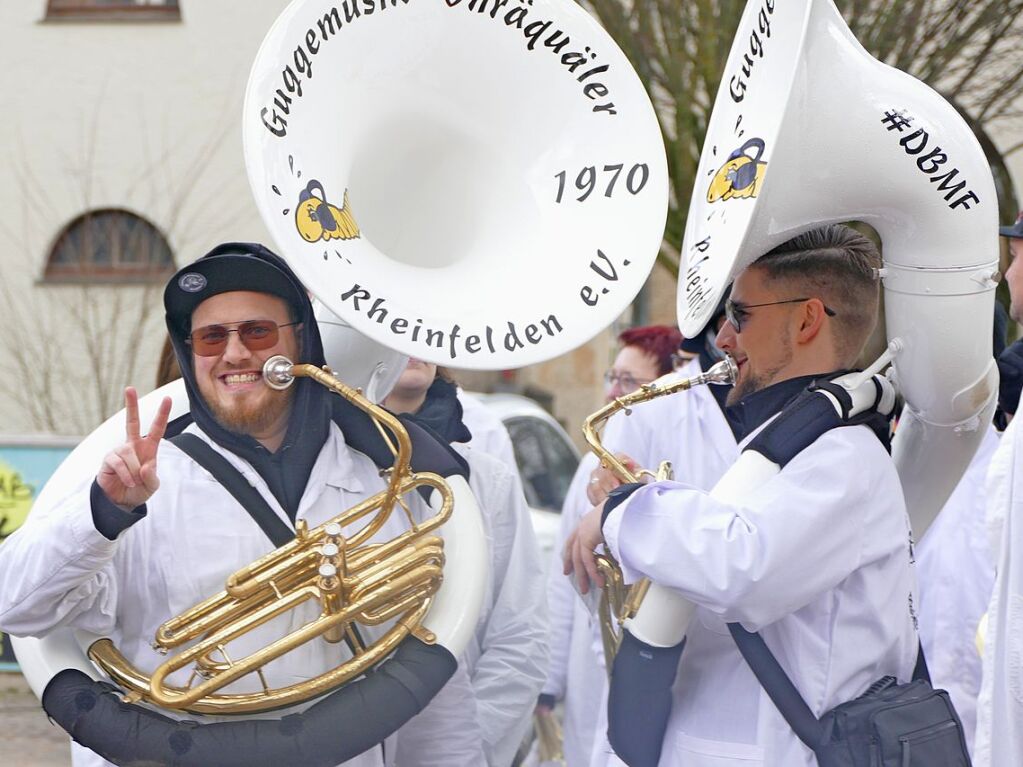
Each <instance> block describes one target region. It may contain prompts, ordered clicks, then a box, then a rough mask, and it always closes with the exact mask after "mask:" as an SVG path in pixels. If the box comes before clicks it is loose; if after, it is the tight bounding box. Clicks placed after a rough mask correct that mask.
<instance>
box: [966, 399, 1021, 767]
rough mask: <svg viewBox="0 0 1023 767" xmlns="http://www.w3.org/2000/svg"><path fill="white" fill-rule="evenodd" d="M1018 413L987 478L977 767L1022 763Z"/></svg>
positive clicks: (995, 766)
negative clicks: (987, 578)
mask: <svg viewBox="0 0 1023 767" xmlns="http://www.w3.org/2000/svg"><path fill="white" fill-rule="evenodd" d="M1020 417H1021V416H1020V415H1017V417H1015V418H1013V420H1012V423H1010V424H1009V428H1008V429H1006V430H1005V433H1004V434H1003V435H1002V443H1001V444H1000V445H999V447H998V450H997V451H996V454H995V457H994V458H993V459H992V461H991V467H990V471H989V474H988V480H989V483H988V498H989V505H990V508H989V509H988V514H989V517H990V518H991V520H992V521H994V522H995V523H996V527H997V528H1000V529H995V530H993V531H992V532H993V533H994V535H993V536H992V538H993V541H994V542H995V543H997V544H998V548H997V549H995V553H996V556H997V557H998V560H997V561H998V565H997V575H996V576H995V585H994V589H993V591H992V594H991V601H990V603H989V605H988V613H987V615H988V625H987V636H986V641H985V643H984V659H983V669H984V670H983V679H982V682H981V689H980V696H979V698H978V703H977V736H976V744H975V747H974V764H975V765H977V767H1010V766H1011V767H1018V765H1019V764H1020V763H1021V760H1023V555H1021V552H1023V429H1021V428H1020V427H1019V426H1018V423H1019V419H1020Z"/></svg>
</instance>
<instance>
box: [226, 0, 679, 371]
mask: <svg viewBox="0 0 1023 767" xmlns="http://www.w3.org/2000/svg"><path fill="white" fill-rule="evenodd" d="M353 3H354V5H353ZM470 6H471V7H470ZM355 7H358V8H360V9H362V11H361V14H360V15H358V16H356V15H354V14H353V13H352V12H351V11H352V9H353V8H355ZM369 7H372V8H373V9H374V10H373V12H372V13H370V12H369V11H367V10H366V9H367V8H369ZM335 8H336V9H340V10H338V11H337V14H338V15H337V16H330V15H329V14H330V13H331V9H335ZM325 16H326V19H327V23H324V19H325ZM349 17H351V18H350V19H349ZM337 21H340V25H339V24H337V23H336V22H337ZM330 22H334V23H333V24H331V23H330ZM545 25H546V26H545ZM332 29H333V32H332V31H331V30H332ZM566 41H567V42H566ZM313 49H315V50H316V53H315V54H313V53H311V52H310V51H312V50H313ZM309 64H311V74H312V76H311V77H310V76H307V73H308V72H309V71H310V69H309ZM328 72H331V73H332V74H331V75H330V76H328V75H327V73H328ZM299 89H301V95H299ZM275 100H276V103H275ZM284 108H286V109H287V114H284ZM264 110H266V111H264ZM285 122H286V125H285ZM281 132H283V134H284V135H277V134H278V133H281ZM243 138H244V145H245V157H246V166H247V168H248V173H249V181H250V185H251V187H252V191H253V195H254V197H255V200H256V205H257V207H258V209H259V212H260V214H261V216H262V218H263V220H264V221H265V222H266V223H267V225H268V227H269V229H270V232H271V235H272V236H273V239H274V241H275V243H276V245H277V248H278V250H279V252H280V253H281V255H282V256H283V257H284V258H285V259H286V260H287V261H288V263H289V265H290V266H291V267H292V268H293V269H294V270H295V272H296V273H297V274H298V276H299V278H300V279H301V280H302V281H303V282H304V283H305V284H306V285H307V286H308V287H309V289H310V290H311V291H312V292H313V293H314V294H315V295H316V297H317V298H318V299H320V300H321V301H322V302H323V303H324V304H325V305H326V306H327V307H328V308H330V309H331V310H332V311H333V312H334V313H335V314H337V315H339V316H341V317H342V318H343V319H345V321H346V322H348V323H349V324H351V325H352V326H353V327H354V328H355V329H356V330H358V331H359V332H362V333H364V334H366V335H368V336H369V337H371V338H373V339H374V340H376V341H378V342H380V343H382V344H384V345H385V346H388V347H390V348H395V349H398V350H399V351H401V352H403V353H405V354H407V355H409V356H414V357H417V358H419V359H424V360H428V361H430V362H436V363H437V364H444V365H448V366H451V367H456V368H467V369H484V370H493V369H505V368H515V367H521V366H523V365H528V364H533V363H536V362H540V361H543V360H546V359H549V358H552V357H554V356H557V355H559V354H562V353H565V352H567V351H570V350H571V349H573V348H575V347H577V346H579V345H581V344H582V343H584V342H586V341H587V340H589V339H590V338H592V337H593V336H594V335H596V334H597V333H598V332H599V331H600V330H602V329H603V328H604V327H605V326H607V325H609V324H610V323H611V322H612V321H613V320H614V319H615V318H616V317H617V316H618V315H619V314H620V313H621V312H622V311H623V310H624V309H625V308H627V306H628V304H629V303H630V302H631V301H632V300H633V298H634V296H635V294H636V293H637V292H638V291H639V290H640V289H641V287H642V286H643V284H644V283H645V281H646V278H647V276H648V274H649V272H650V270H651V269H652V267H653V264H654V261H655V259H656V256H657V253H658V251H659V249H660V245H661V240H662V237H663V231H664V224H665V219H666V215H667V209H668V174H667V162H666V158H665V153H664V143H663V140H662V137H661V133H660V127H659V125H658V122H657V118H656V115H655V114H654V111H653V107H652V105H651V104H650V100H649V98H648V96H647V94H646V92H645V90H644V89H643V86H642V84H641V82H640V80H639V78H638V76H637V75H636V73H635V72H634V70H633V69H632V67H631V65H630V64H629V63H628V61H627V59H626V58H625V56H624V54H623V53H622V52H621V50H620V49H619V48H618V47H617V45H616V44H615V43H614V41H613V40H612V39H611V38H610V36H609V35H608V34H607V33H606V32H605V31H604V30H603V29H602V28H601V27H600V26H599V24H597V22H596V21H595V20H594V19H593V18H592V17H590V16H589V15H588V14H587V13H586V12H585V11H583V10H582V9H580V8H579V7H578V6H576V5H575V4H574V3H566V2H561V1H560V0H529V2H526V3H524V2H521V0H514V1H511V2H506V0H496V2H495V1H494V0H487V2H479V1H478V0H477V2H472V3H470V0H446V2H428V3H424V2H408V3H405V2H403V1H402V0H386V2H380V1H379V0H351V2H348V3H342V4H333V3H326V2H310V1H309V0H301V1H300V0H296V2H293V3H292V4H291V5H289V6H288V8H287V9H286V10H285V11H284V12H283V13H282V15H281V16H280V18H279V19H278V21H277V22H276V24H275V25H274V27H273V28H272V29H271V31H270V32H269V34H268V35H267V37H266V39H265V40H264V42H263V45H262V47H261V48H260V51H259V54H258V55H257V58H256V62H255V64H254V65H253V68H252V72H251V75H250V78H249V83H248V88H247V92H246V99H245V107H244V113H243ZM619 166H620V167H619ZM588 168H592V169H593V170H592V173H591V172H590V171H588V170H586V169H588ZM591 177H592V183H590V180H591ZM580 180H581V182H582V188H580V189H577V188H576V182H577V181H580ZM587 191H588V194H585V195H584V193H585V192H587ZM346 195H347V199H348V203H349V205H348V209H347V210H348V211H350V213H351V216H350V217H347V216H346V215H345V211H346V209H345V205H344V202H345V198H346ZM579 197H585V199H583V200H582V201H579V200H578V199H577V198H579ZM300 198H303V199H302V203H304V205H302V204H299V202H300ZM559 198H560V202H559V201H558V199H559ZM299 217H302V218H301V219H299ZM323 218H327V220H328V226H327V228H326V229H324V230H323V231H322V232H321V231H320V230H321V229H322V226H321V224H322V223H323ZM299 220H301V221H302V222H303V226H304V227H307V228H314V229H315V231H313V232H310V231H307V230H305V229H304V230H302V231H300V229H299V223H298V222H299ZM337 222H342V223H341V224H340V225H338V224H337ZM331 227H333V229H331ZM335 235H337V237H335ZM324 236H328V237H331V239H328V240H324V239H322V238H323V237H324ZM310 237H313V238H317V237H318V239H314V240H312V241H309V240H308V239H307V238H310Z"/></svg>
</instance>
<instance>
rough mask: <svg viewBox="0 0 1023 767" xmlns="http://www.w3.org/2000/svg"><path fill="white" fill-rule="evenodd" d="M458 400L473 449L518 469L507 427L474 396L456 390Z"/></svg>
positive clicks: (514, 469) (512, 468)
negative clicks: (470, 436)
mask: <svg viewBox="0 0 1023 767" xmlns="http://www.w3.org/2000/svg"><path fill="white" fill-rule="evenodd" d="M458 401H459V403H461V405H462V423H464V424H465V426H466V428H468V429H469V432H470V433H471V434H472V439H471V440H469V442H468V444H469V446H470V447H472V448H474V449H475V450H478V451H481V452H484V453H486V454H487V455H492V456H493V457H494V458H497V459H498V460H499V461H501V462H502V463H504V465H505V466H507V467H508V468H510V469H511V470H512V471H516V472H517V471H518V464H516V462H515V448H514V447H513V446H512V441H511V436H510V435H509V434H508V429H507V427H506V426H505V425H504V423H503V422H502V421H501V419H500V418H498V417H497V416H496V415H494V413H493V412H492V411H491V410H490V409H489V408H488V407H487V406H486V405H484V404H483V403H482V402H480V401H479V400H478V399H477V398H476V397H474V396H472V395H471V394H467V393H466V392H464V391H462V390H461V389H459V390H458Z"/></svg>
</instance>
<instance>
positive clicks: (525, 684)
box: [423, 443, 548, 767]
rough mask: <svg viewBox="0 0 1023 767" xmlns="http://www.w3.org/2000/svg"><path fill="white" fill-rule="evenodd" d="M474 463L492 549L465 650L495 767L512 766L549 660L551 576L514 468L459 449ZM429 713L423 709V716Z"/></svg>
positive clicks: (472, 483) (472, 481)
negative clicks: (547, 581) (547, 590)
mask: <svg viewBox="0 0 1023 767" xmlns="http://www.w3.org/2000/svg"><path fill="white" fill-rule="evenodd" d="M452 447H454V448H455V449H457V450H458V451H459V452H460V453H461V454H462V455H464V456H465V458H466V459H467V460H468V461H469V470H470V473H469V487H470V488H471V489H472V491H473V494H474V495H475V496H476V500H477V501H478V502H479V506H480V512H481V513H482V515H483V525H484V528H485V531H486V535H487V544H488V548H489V550H490V573H489V578H488V581H487V588H486V592H485V595H484V600H483V611H482V612H481V613H480V619H479V623H478V624H477V627H476V633H475V636H474V637H473V640H472V641H470V643H469V646H468V647H467V648H466V650H465V655H464V656H463V657H464V658H465V659H466V661H467V662H466V668H467V669H468V672H469V675H470V677H471V681H472V690H473V693H474V694H475V696H476V709H477V712H478V716H479V725H480V730H481V733H482V736H483V750H484V752H485V753H486V757H487V764H488V765H489V767H509V765H510V764H511V763H512V759H513V758H514V757H515V752H516V750H517V749H518V747H519V744H520V743H521V741H522V738H523V736H524V735H525V733H526V730H527V729H528V728H529V725H530V718H531V716H532V713H533V707H534V706H535V704H536V696H537V695H538V694H539V692H540V685H541V684H543V679H544V673H545V671H546V668H547V658H548V626H547V609H546V608H547V605H546V601H545V599H544V570H543V567H542V565H541V562H540V550H539V547H538V546H537V542H536V536H535V535H533V525H532V522H531V521H530V517H529V509H528V508H527V507H526V499H525V496H524V495H523V493H522V483H521V482H520V480H519V476H518V474H517V473H516V472H515V470H514V468H508V467H507V466H506V465H505V464H504V463H503V462H501V461H499V460H498V459H496V458H494V457H493V456H491V455H488V454H486V453H483V452H480V451H479V450H474V449H473V448H472V443H470V444H469V446H468V447H466V446H465V445H460V444H457V443H456V444H454V445H452ZM429 713H430V712H428V711H424V712H423V715H426V714H429Z"/></svg>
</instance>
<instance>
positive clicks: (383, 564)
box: [344, 535, 444, 594]
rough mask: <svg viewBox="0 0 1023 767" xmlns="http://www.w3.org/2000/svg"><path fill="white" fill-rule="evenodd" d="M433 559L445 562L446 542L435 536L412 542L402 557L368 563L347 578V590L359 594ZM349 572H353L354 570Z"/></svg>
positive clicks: (397, 556)
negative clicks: (410, 567)
mask: <svg viewBox="0 0 1023 767" xmlns="http://www.w3.org/2000/svg"><path fill="white" fill-rule="evenodd" d="M431 559H432V560H440V561H441V562H443V561H444V541H443V540H441V539H440V538H438V537H437V536H433V535H431V536H429V537H427V538H421V539H419V540H415V541H412V542H410V544H409V546H407V547H406V549H405V550H404V551H403V552H402V553H401V554H400V555H399V554H395V555H394V556H390V557H388V558H386V559H380V560H376V561H373V562H368V563H367V564H366V566H365V567H364V568H360V569H359V570H357V571H356V573H357V574H354V575H349V576H348V577H347V578H345V581H344V583H345V588H346V589H349V590H351V593H352V594H359V593H361V592H362V591H364V590H366V589H367V588H371V587H372V586H373V585H375V584H376V583H377V582H379V581H383V580H386V579H388V578H391V577H393V576H394V575H396V574H398V572H399V571H404V570H405V569H407V568H408V567H409V566H414V565H415V563H416V562H421V561H429V560H431ZM349 572H350V573H351V572H352V568H350V569H349Z"/></svg>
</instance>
